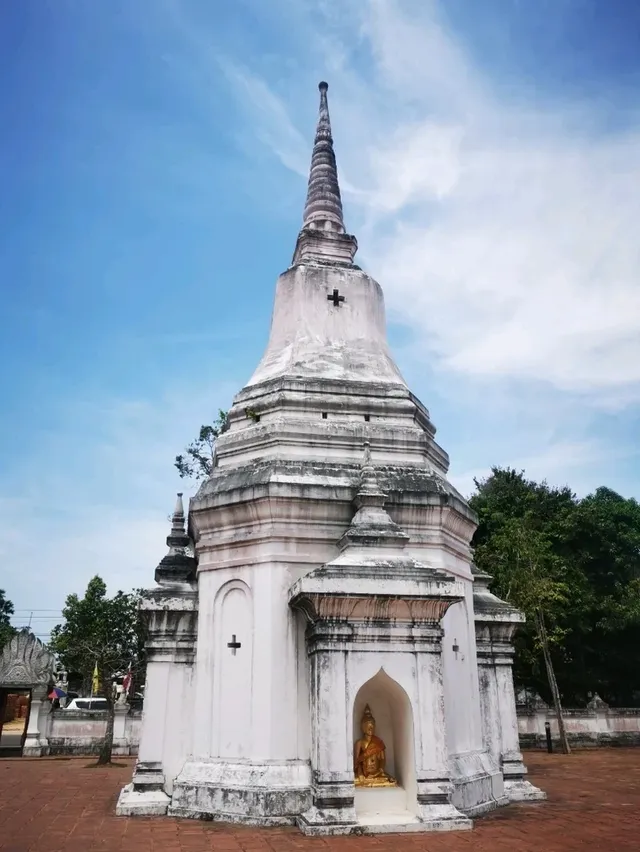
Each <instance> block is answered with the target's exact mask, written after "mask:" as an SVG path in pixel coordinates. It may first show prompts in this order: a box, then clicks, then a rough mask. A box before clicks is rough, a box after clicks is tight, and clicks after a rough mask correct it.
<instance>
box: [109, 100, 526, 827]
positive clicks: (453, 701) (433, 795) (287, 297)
mask: <svg viewBox="0 0 640 852" xmlns="http://www.w3.org/2000/svg"><path fill="white" fill-rule="evenodd" d="M344 231H345V229H344V222H343V219H342V207H341V201H340V195H339V190H338V187H337V176H336V173H335V160H334V158H333V143H332V137H331V130H330V126H329V118H328V107H327V104H326V88H321V108H320V120H319V124H318V131H317V135H316V144H315V147H314V154H313V158H312V173H311V176H310V181H309V195H308V202H307V207H306V210H305V220H304V224H303V228H302V231H301V233H300V236H299V239H298V243H297V246H296V252H295V255H294V263H293V266H292V267H291V268H290V269H288V270H287V271H286V272H284V273H283V274H282V275H281V276H280V278H279V280H278V283H277V286H276V295H275V303H274V309H273V317H272V325H271V333H270V337H269V342H268V344H267V348H266V352H265V354H264V356H263V358H262V360H261V362H260V364H259V365H258V368H257V370H256V372H255V373H254V375H253V376H252V377H251V379H250V380H249V382H248V384H247V385H246V386H245V388H244V389H243V390H242V391H241V392H240V393H239V394H238V395H237V396H236V398H235V399H234V402H233V405H232V407H231V410H230V411H229V414H228V418H227V422H226V424H225V429H224V431H223V433H222V434H221V435H220V437H219V438H218V441H217V444H216V452H215V458H214V464H213V469H212V472H211V476H210V477H209V479H208V480H207V481H206V482H204V483H203V484H202V486H201V488H200V489H199V491H198V493H197V495H196V496H195V498H194V499H193V500H192V501H191V503H190V507H189V523H188V530H189V536H190V538H191V539H192V540H193V543H194V547H195V558H196V560H197V571H196V575H195V579H194V577H193V574H192V573H190V572H189V570H188V563H187V562H186V561H185V560H186V559H188V558H189V556H190V551H189V549H188V543H187V536H186V533H183V532H181V529H182V524H181V522H179V523H177V524H174V526H177V527H180V529H178V530H177V533H175V534H174V531H173V530H172V537H173V542H172V541H170V540H168V543H169V545H170V549H171V548H172V547H173V548H174V551H175V550H176V548H177V549H178V550H179V556H180V560H181V562H180V565H181V566H183V567H184V571H183V573H182V575H180V576H179V573H180V566H178V568H177V569H176V570H174V567H173V565H172V564H171V565H170V564H169V563H165V568H166V570H165V568H163V567H162V563H161V566H159V568H158V573H157V580H158V582H159V583H160V588H159V589H158V590H156V591H155V592H153V593H149V594H148V595H147V596H146V597H145V599H144V601H143V603H142V609H143V612H144V613H145V614H146V617H147V618H148V623H149V627H150V646H149V647H150V663H149V668H148V676H147V677H148V681H147V691H146V697H145V702H146V709H145V719H144V725H143V731H142V738H141V743H140V753H139V767H143V766H144V765H154V766H157V767H158V772H160V773H161V774H162V776H163V778H164V787H163V790H164V792H165V793H166V794H167V795H168V796H170V797H171V805H170V808H169V812H170V813H173V814H179V815H181V816H191V817H206V818H207V819H229V820H233V821H244V822H262V823H264V824H273V823H276V824H278V823H281V822H291V821H294V820H295V821H296V822H297V824H298V825H299V826H300V828H301V829H302V830H303V831H304V832H305V833H309V834H328V833H337V834H344V833H350V832H352V831H364V830H367V831H381V832H382V831H389V830H391V828H390V826H393V830H394V831H398V830H400V828H401V829H402V830H407V831H414V830H444V829H447V828H448V829H452V828H467V827H469V826H470V824H471V823H470V819H469V816H468V815H469V814H474V813H482V812H484V811H485V810H487V809H489V808H491V807H495V806H496V805H497V804H502V803H505V802H506V801H507V800H508V799H507V796H506V795H505V791H504V782H505V779H506V777H507V775H509V772H511V775H509V777H510V778H512V777H515V774H517V772H520V771H521V770H522V771H524V767H523V766H522V761H521V758H520V756H519V752H517V728H516V727H515V703H514V702H513V694H512V692H513V684H512V682H511V701H512V702H513V704H514V706H513V707H511V706H510V705H509V700H510V699H509V693H508V688H509V687H508V679H505V678H502V677H501V676H500V677H498V675H496V676H495V677H494V676H493V674H491V675H490V676H489V675H487V677H485V678H484V679H483V680H481V679H480V678H479V671H478V669H479V666H478V662H479V658H478V653H477V651H476V642H477V643H478V648H479V647H480V646H482V648H483V649H484V651H486V653H484V657H483V659H485V660H486V665H485V664H484V663H483V664H482V665H481V666H480V668H482V669H483V670H484V669H486V670H487V671H490V672H492V673H493V672H498V671H502V669H503V668H505V669H506V666H503V663H502V660H503V659H504V660H507V659H508V660H509V661H510V653H511V647H510V642H511V638H512V633H513V630H514V629H515V627H516V626H517V624H518V623H520V620H521V619H520V617H519V614H517V613H516V612H515V611H514V610H513V609H512V608H509V607H507V605H506V604H503V603H502V602H500V601H498V600H497V599H496V598H495V597H494V596H492V595H491V594H490V593H489V592H488V588H485V589H484V591H482V590H481V588H480V587H481V582H480V580H479V578H478V580H477V581H476V590H477V591H478V594H477V595H476V596H475V598H476V600H477V602H478V609H479V611H480V610H482V613H483V615H482V619H481V620H480V621H478V622H477V624H476V621H474V591H473V589H474V580H473V577H472V568H471V561H472V554H471V549H470V541H471V538H472V536H473V533H474V530H475V528H476V523H477V519H476V517H475V515H474V513H473V512H472V511H471V509H470V508H469V506H468V505H467V504H466V502H465V501H464V499H463V497H462V496H461V495H460V494H459V493H458V492H457V491H456V489H455V488H454V487H453V486H452V485H451V484H450V483H449V482H448V481H447V479H446V474H447V470H448V465H449V459H448V456H447V454H446V453H445V452H444V450H443V449H442V448H441V447H440V446H439V445H438V444H437V443H436V441H435V434H436V430H435V427H434V425H433V423H432V422H431V419H430V416H429V412H428V411H427V409H426V408H425V406H424V405H423V404H422V403H421V402H420V401H419V400H417V399H416V398H415V396H413V395H412V394H411V392H410V391H409V389H408V387H407V385H406V383H405V381H404V379H403V377H402V375H401V374H400V371H399V370H398V368H397V366H396V364H395V362H394V360H393V357H392V355H391V352H390V350H389V347H388V343H387V339H386V320H385V307H384V298H383V294H382V289H381V287H380V285H379V284H378V283H377V282H376V281H375V280H374V279H373V278H371V277H370V276H369V275H367V274H366V273H365V272H363V271H362V270H361V269H359V268H358V267H356V266H355V265H354V264H353V263H352V260H353V255H354V252H355V248H356V246H357V244H356V241H355V239H354V238H353V237H350V236H349V235H347V234H345V232H344ZM177 516H178V521H180V512H179V511H178V512H177ZM170 555H171V556H172V557H173V556H174V555H175V553H172V552H171V550H170ZM505 607H506V609H505ZM507 610H508V611H507ZM508 672H509V677H510V675H511V672H510V668H509V669H508ZM491 678H493V681H491ZM490 681H491V683H494V682H495V684H498V685H497V686H495V688H494V686H491V684H490ZM484 685H487V686H488V687H489V688H490V689H491V690H493V693H496V700H493V698H492V699H491V700H488V701H484V703H483V699H482V697H481V694H482V689H483V688H484ZM496 690H497V691H496ZM498 693H499V694H498ZM151 697H153V698H152V700H150V698H151ZM363 702H367V703H369V704H371V706H372V707H373V708H374V714H375V713H376V712H377V713H378V716H379V724H380V730H381V737H382V739H383V740H384V742H385V753H386V754H387V759H388V763H389V771H390V773H391V775H392V776H393V777H394V778H397V779H398V788H397V791H398V792H397V793H395V794H393V796H391V797H389V798H388V801H387V800H385V801H387V804H386V805H385V807H384V808H383V810H385V808H386V811H385V813H384V814H382V815H381V816H380V815H378V816H376V817H375V818H372V817H371V811H370V810H369V809H368V808H369V805H370V804H371V802H372V801H373V800H372V799H371V797H367V796H366V795H363V796H358V797H357V798H356V796H355V787H354V770H353V754H352V752H353V742H354V736H356V734H357V729H358V725H359V724H360V723H359V720H360V719H361V717H362V711H363V706H364V705H363ZM502 712H504V713H506V717H505V718H507V723H508V726H509V735H508V736H507V735H506V734H504V732H503V731H502V728H501V726H500V722H499V721H496V719H495V718H494V714H496V713H498V714H500V713H502ZM483 713H484V721H483ZM487 732H491V737H490V738H489V737H487V736H485V734H487ZM514 732H515V738H516V744H515V750H516V751H514V750H513V748H511V745H512V743H511V739H512V738H513V735H514ZM358 736H359V734H358ZM509 737H511V739H509ZM505 743H506V744H507V745H508V748H507V747H506V745H505ZM516 752H517V754H516ZM501 761H504V766H505V767H506V766H507V764H508V766H509V767H510V769H509V771H507V769H504V770H503V768H502V765H501ZM509 761H510V763H509ZM516 770H517V772H516ZM282 773H284V774H282ZM143 775H144V772H143V771H142V768H141V769H140V771H138V770H136V775H135V776H134V782H133V788H132V789H131V791H130V793H131V795H132V796H133V794H135V793H137V792H138V791H139V789H140V784H139V783H138V781H137V780H136V779H137V778H141V777H142V776H143ZM303 776H304V777H303ZM518 777H519V776H518ZM383 799H384V797H382V798H381V797H378V800H377V801H378V803H380V802H382V801H383ZM391 799H393V800H394V801H396V799H397V801H396V804H392V802H391ZM400 800H402V803H403V807H402V808H399V805H398V802H400ZM131 802H133V800H131ZM123 806H124V805H123ZM141 806H142V805H141ZM132 807H133V804H132ZM398 808H399V809H398ZM374 810H375V807H374ZM392 811H393V813H392ZM394 814H395V816H394ZM399 814H400V816H399ZM378 817H379V818H378Z"/></svg>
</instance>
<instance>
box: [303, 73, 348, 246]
mask: <svg viewBox="0 0 640 852" xmlns="http://www.w3.org/2000/svg"><path fill="white" fill-rule="evenodd" d="M328 88H329V86H328V84H327V83H320V84H319V85H318V89H319V90H320V111H319V113H318V126H317V127H316V138H315V140H314V143H313V153H312V155H311V170H310V173H309V186H308V189H307V203H306V204H305V206H304V215H303V225H302V227H303V228H320V230H323V231H324V230H331V231H336V232H337V233H339V234H344V219H343V217H342V199H341V198H340V186H339V185H338V169H337V167H336V155H335V153H334V150H333V137H332V136H331V119H330V118H329V104H328V102H327V89H328Z"/></svg>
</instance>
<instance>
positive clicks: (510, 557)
mask: <svg viewBox="0 0 640 852" xmlns="http://www.w3.org/2000/svg"><path fill="white" fill-rule="evenodd" d="M475 558H476V562H477V565H478V567H479V568H480V569H481V570H483V571H486V572H487V573H491V574H493V577H494V591H496V592H497V593H498V594H499V595H500V596H501V597H503V598H504V599H505V600H507V601H509V603H512V604H513V605H514V606H516V607H517V608H518V609H520V610H521V611H522V612H524V614H525V616H526V618H527V622H528V624H529V629H530V635H531V637H532V638H533V650H534V653H535V652H541V653H542V657H543V660H544V665H545V671H546V676H547V680H548V684H549V691H550V693H551V697H552V701H553V706H554V709H555V712H556V717H557V720H558V730H559V733H560V743H561V746H562V750H563V752H564V753H565V754H569V752H570V748H569V742H568V740H567V735H566V732H565V726H564V717H563V713H562V702H561V698H560V691H559V689H558V683H557V680H556V675H555V670H554V665H553V660H552V656H551V649H552V647H553V646H557V645H560V644H561V643H562V640H563V638H564V630H563V629H562V627H560V624H559V622H560V620H561V619H560V618H559V615H561V613H562V611H563V609H564V608H565V607H566V606H567V604H568V602H569V599H570V597H569V586H568V584H567V582H566V577H565V571H564V565H563V564H562V561H561V560H560V559H559V558H558V557H557V556H556V555H555V553H554V552H553V546H552V543H551V541H550V538H549V536H548V535H547V533H546V532H544V531H541V530H539V529H536V523H535V517H534V516H533V515H532V514H531V513H527V514H525V515H524V517H522V518H510V519H508V520H505V521H504V523H503V525H502V527H501V529H500V530H499V531H496V532H494V534H493V535H492V536H491V537H490V538H488V539H487V540H486V541H485V542H484V543H483V544H480V545H478V547H477V549H476V553H475Z"/></svg>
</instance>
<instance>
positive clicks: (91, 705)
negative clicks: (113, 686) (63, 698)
mask: <svg viewBox="0 0 640 852" xmlns="http://www.w3.org/2000/svg"><path fill="white" fill-rule="evenodd" d="M64 709H65V710H107V709H108V708H107V699H106V698H74V699H73V700H72V701H70V702H69V703H68V704H67V706H66V707H65V708H64Z"/></svg>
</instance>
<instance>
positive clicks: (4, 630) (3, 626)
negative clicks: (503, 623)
mask: <svg viewBox="0 0 640 852" xmlns="http://www.w3.org/2000/svg"><path fill="white" fill-rule="evenodd" d="M12 615H13V604H12V603H11V601H10V600H8V599H7V598H6V597H5V591H4V589H0V651H2V649H3V647H4V646H5V645H6V643H7V642H8V641H9V639H11V637H12V636H13V634H14V633H15V632H16V631H15V628H13V627H12V626H11V616H12Z"/></svg>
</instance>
